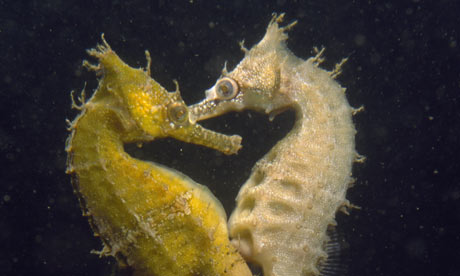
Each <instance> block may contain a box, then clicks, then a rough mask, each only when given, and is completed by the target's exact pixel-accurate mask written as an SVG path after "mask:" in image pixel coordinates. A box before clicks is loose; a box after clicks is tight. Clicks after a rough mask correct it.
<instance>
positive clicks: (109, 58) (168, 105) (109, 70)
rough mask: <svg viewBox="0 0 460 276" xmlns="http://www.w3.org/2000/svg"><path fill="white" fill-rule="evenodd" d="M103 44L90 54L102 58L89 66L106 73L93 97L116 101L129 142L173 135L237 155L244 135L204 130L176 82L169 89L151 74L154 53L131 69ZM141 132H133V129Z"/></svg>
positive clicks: (87, 64)
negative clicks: (174, 85) (144, 63)
mask: <svg viewBox="0 0 460 276" xmlns="http://www.w3.org/2000/svg"><path fill="white" fill-rule="evenodd" d="M102 40H103V44H102V45H98V46H97V48H96V49H91V50H89V51H88V53H89V54H90V55H92V56H94V57H96V58H97V59H98V60H99V64H98V65H91V64H89V63H88V62H85V65H86V66H87V67H89V68H90V69H92V70H95V71H96V72H97V73H99V74H101V75H102V78H101V80H100V83H99V88H98V90H97V91H96V93H95V94H94V96H93V97H99V98H102V97H107V98H109V99H113V101H115V102H116V104H114V106H116V107H117V108H116V109H117V110H115V111H116V112H117V113H118V114H119V117H120V118H119V119H120V120H121V122H122V124H123V125H124V127H125V128H130V129H131V130H130V131H126V137H124V138H123V139H124V140H126V141H149V140H153V139H155V138H161V137H172V138H175V139H177V140H181V141H184V142H188V143H194V144H199V145H204V146H207V147H209V148H213V149H216V150H219V151H222V152H224V153H226V154H233V153H236V152H237V151H238V149H239V148H240V147H241V146H240V142H241V137H239V136H237V135H233V136H227V135H223V134H220V133H216V132H213V131H211V130H207V129H204V128H203V127H201V126H200V125H198V124H196V122H194V121H192V120H191V119H190V113H189V108H188V107H187V106H186V105H185V103H184V101H183V100H182V97H181V95H180V91H179V85H178V84H177V82H175V84H176V91H175V92H168V91H167V90H166V89H165V88H163V87H162V86H161V85H160V84H159V83H158V82H156V81H155V80H154V79H152V78H151V77H150V65H151V64H150V63H151V59H150V54H149V53H148V52H147V51H146V56H147V67H146V68H145V69H144V68H138V69H135V68H131V67H130V66H128V65H127V64H126V63H124V62H123V61H122V60H121V59H120V58H119V57H118V55H117V54H116V53H115V52H114V51H113V50H112V49H111V48H110V46H109V44H108V43H107V42H106V41H105V39H104V37H102ZM133 128H134V129H136V130H137V131H132V129H133Z"/></svg>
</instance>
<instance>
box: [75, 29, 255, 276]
mask: <svg viewBox="0 0 460 276" xmlns="http://www.w3.org/2000/svg"><path fill="white" fill-rule="evenodd" d="M102 40H103V44H102V45H98V46H97V48H96V49H91V50H89V51H88V53H89V54H90V55H91V56H93V57H95V58H96V59H97V60H98V62H99V63H98V64H97V65H91V64H90V63H88V62H86V61H85V63H84V65H85V66H86V67H88V68H89V69H91V70H94V71H95V72H96V73H97V74H98V75H100V76H101V79H100V81H99V86H98V88H97V89H96V91H95V92H94V94H93V95H92V97H91V99H89V100H88V101H86V100H85V98H84V93H82V95H81V96H80V97H79V99H80V101H81V105H77V104H76V102H75V101H74V100H73V97H72V101H73V103H72V106H73V107H75V108H77V109H79V110H81V113H80V114H79V115H78V116H77V118H76V119H75V120H74V121H72V122H70V121H69V130H70V131H71V134H70V136H69V138H68V139H67V142H66V151H67V154H68V155H67V158H68V159H67V173H69V174H71V176H72V184H73V187H74V191H75V193H76V194H77V196H78V198H79V201H80V205H81V207H82V210H83V215H85V216H87V217H88V219H89V222H90V225H91V226H92V228H93V231H94V233H95V235H96V236H99V237H100V238H101V240H102V242H103V244H104V248H103V249H102V250H101V251H100V252H99V254H100V255H101V256H113V257H115V258H116V259H117V260H118V262H119V264H121V265H124V266H128V267H130V268H131V269H132V270H133V275H136V276H141V275H142V276H143V275H145V276H147V275H148V276H152V275H161V276H165V275H210V276H211V275H235V276H240V275H251V272H250V271H249V269H248V267H247V265H246V263H245V262H244V260H243V259H242V258H241V256H240V255H239V253H238V252H237V251H236V249H235V248H234V247H233V246H232V245H231V243H230V241H229V238H228V232H227V225H226V215H225V211H224V210H223V208H222V206H221V204H220V202H219V201H218V200H217V199H216V198H215V197H214V196H213V195H212V193H211V192H210V191H209V190H208V189H207V188H206V187H205V186H202V185H200V184H198V183H196V182H194V181H193V180H192V179H190V178H188V177H187V176H185V175H183V174H181V173H180V172H178V171H175V170H173V169H170V168H167V167H164V166H162V165H159V164H156V163H152V162H145V161H141V160H138V159H135V158H133V157H131V156H130V155H128V154H127V153H126V152H125V151H124V148H123V145H124V144H125V143H131V142H147V141H152V140H154V139H158V138H162V137H172V138H175V139H178V140H181V141H184V142H189V143H195V144H199V145H204V146H207V147H210V148H213V149H216V150H219V151H222V152H223V153H226V154H232V153H236V152H237V151H238V149H239V148H240V141H241V138H240V137H238V136H226V135H223V134H219V133H216V132H213V131H210V130H207V129H204V128H202V127H201V126H199V125H198V124H195V123H194V122H191V121H190V120H189V110H188V107H187V106H186V105H185V104H184V102H183V100H182V99H181V97H180V93H179V90H178V88H177V89H176V91H175V92H172V93H170V92H167V91H166V90H165V89H164V88H163V87H162V86H161V85H160V84H158V83H157V82H156V81H155V80H153V79H152V78H151V77H150V56H149V54H148V52H147V53H146V55H147V60H148V66H147V69H146V70H144V69H134V68H131V67H129V66H128V65H127V64H125V63H124V62H123V61H122V60H121V59H120V58H119V57H118V56H117V55H116V53H115V52H114V51H113V50H112V49H111V48H110V46H109V45H108V43H107V42H106V41H105V39H104V37H102Z"/></svg>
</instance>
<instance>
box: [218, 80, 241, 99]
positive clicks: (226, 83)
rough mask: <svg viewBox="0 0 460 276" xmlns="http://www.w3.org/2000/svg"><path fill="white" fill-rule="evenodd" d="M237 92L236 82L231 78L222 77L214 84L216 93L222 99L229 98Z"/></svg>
mask: <svg viewBox="0 0 460 276" xmlns="http://www.w3.org/2000/svg"><path fill="white" fill-rule="evenodd" d="M237 93H238V84H237V83H236V82H235V81H234V80H232V79H231V78H222V79H221V80H219V82H218V83H217V85H216V94H217V96H218V97H219V98H220V99H222V100H229V99H231V98H233V97H235V96H236V94H237Z"/></svg>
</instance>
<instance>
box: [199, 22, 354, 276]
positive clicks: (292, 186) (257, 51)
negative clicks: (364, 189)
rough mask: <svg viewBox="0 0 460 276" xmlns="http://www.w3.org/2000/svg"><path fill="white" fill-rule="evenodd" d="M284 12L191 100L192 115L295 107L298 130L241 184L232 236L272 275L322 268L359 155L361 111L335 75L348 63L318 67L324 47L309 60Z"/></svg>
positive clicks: (202, 116) (314, 271)
mask: <svg viewBox="0 0 460 276" xmlns="http://www.w3.org/2000/svg"><path fill="white" fill-rule="evenodd" d="M281 19H282V16H280V17H274V18H273V20H272V22H271V23H270V24H269V26H268V28H267V32H266V34H265V36H264V38H263V39H262V41H260V42H259V43H258V44H257V45H255V46H254V47H253V48H252V49H251V50H247V49H245V48H243V50H244V51H245V52H246V54H245V57H244V59H243V60H242V61H241V62H240V63H239V64H238V65H237V66H236V68H235V69H234V70H233V71H231V72H227V71H226V70H225V69H224V72H223V76H222V78H221V79H219V80H218V81H217V83H216V85H215V86H213V87H212V88H211V89H209V90H207V91H206V99H205V100H204V101H203V102H201V103H199V104H196V105H194V106H192V107H191V110H192V119H193V120H203V119H205V118H209V117H214V116H217V115H220V114H223V113H226V112H229V111H239V110H243V109H252V110H256V111H259V112H264V113H267V114H269V115H270V116H271V118H273V116H275V115H276V114H279V113H280V112H282V111H284V110H286V109H288V108H290V109H294V110H295V112H296V122H295V125H294V127H293V129H292V130H291V131H290V132H289V133H288V135H287V136H286V137H285V138H284V139H282V140H281V141H279V142H278V143H277V144H276V145H275V146H274V147H273V148H272V149H271V150H270V152H268V153H267V154H266V155H265V156H264V157H263V158H262V159H261V160H259V161H258V162H257V164H256V165H255V167H254V168H253V171H252V174H251V176H250V178H249V179H248V180H247V181H246V183H245V184H244V185H243V186H242V188H241V190H240V191H239V194H238V196H237V199H236V201H237V207H236V209H235V210H234V212H233V213H232V215H231V217H230V220H229V229H230V236H231V237H232V238H233V241H232V242H233V243H234V244H235V245H236V247H237V248H238V249H239V250H240V252H241V254H242V255H243V257H245V258H246V259H247V260H248V261H253V262H255V263H257V264H259V265H261V266H262V267H263V271H264V276H270V275H276V276H297V275H299V276H300V275H309V276H310V275H319V273H320V272H319V270H320V268H321V264H322V263H324V260H325V259H326V258H327V253H326V251H325V243H326V242H327V241H328V240H329V238H328V237H327V234H326V231H327V229H328V227H330V226H334V225H335V224H336V222H335V214H336V212H337V211H338V210H339V209H340V208H342V207H345V206H350V205H349V203H348V201H347V200H346V198H345V195H346V191H347V189H348V187H349V186H350V183H352V181H353V180H352V177H351V170H352V165H353V162H354V161H356V160H357V158H358V155H357V153H356V151H355V139H354V137H355V133H356V130H355V128H354V125H353V122H352V113H353V112H354V110H353V109H352V108H351V107H350V105H349V104H348V101H347V99H346V97H345V93H344V92H345V89H344V88H342V87H341V86H340V85H339V84H338V83H337V82H336V81H335V80H334V77H335V76H336V75H337V74H338V73H339V71H340V65H339V66H337V67H336V69H335V70H334V71H332V72H328V71H326V70H323V69H321V68H319V67H318V64H319V63H320V62H321V61H322V59H321V55H320V54H318V55H317V56H316V57H312V58H309V59H308V60H302V59H300V58H298V57H296V56H295V55H293V54H292V53H291V52H290V51H289V50H288V49H287V47H286V44H285V40H286V39H287V34H286V33H285V30H286V29H288V28H290V27H291V26H293V25H294V24H291V25H289V26H287V27H285V28H280V27H279V26H278V23H279V22H280V21H281ZM227 81H229V82H227ZM223 84H225V86H226V87H223ZM230 84H233V87H232V86H231V85H230ZM228 87H230V88H228ZM234 89H235V90H236V91H233V90H234ZM225 93H228V95H227V94H225ZM222 95H224V96H225V97H223V96H222Z"/></svg>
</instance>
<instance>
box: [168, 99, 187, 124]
mask: <svg viewBox="0 0 460 276" xmlns="http://www.w3.org/2000/svg"><path fill="white" fill-rule="evenodd" d="M168 116H169V119H170V120H171V121H173V122H174V123H176V124H179V125H182V124H184V123H185V122H186V121H187V108H186V107H185V105H183V104H180V103H173V104H171V105H169V106H168Z"/></svg>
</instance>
